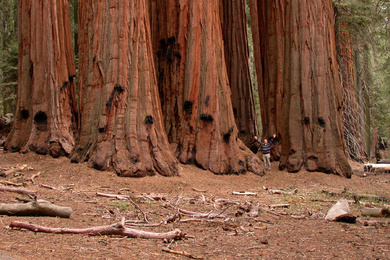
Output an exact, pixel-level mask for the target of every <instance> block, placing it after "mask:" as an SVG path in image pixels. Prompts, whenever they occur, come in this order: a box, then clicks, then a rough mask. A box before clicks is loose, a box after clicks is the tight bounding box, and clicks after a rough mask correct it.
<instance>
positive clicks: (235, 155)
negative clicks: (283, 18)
mask: <svg viewBox="0 0 390 260" xmlns="http://www.w3.org/2000/svg"><path fill="white" fill-rule="evenodd" d="M219 7H220V6H219V2H218V1H188V0H187V1H178V0H165V1H159V2H158V4H157V3H156V2H155V1H152V3H151V8H152V10H153V11H152V14H155V16H152V24H153V26H152V28H153V29H152V32H154V34H153V39H154V46H155V48H158V50H159V52H158V55H157V56H158V71H159V77H158V78H159V88H160V93H161V96H162V104H163V111H164V118H165V121H166V131H167V133H168V137H169V140H170V142H171V144H172V146H173V147H174V149H175V151H176V155H177V157H178V158H179V160H180V161H181V162H183V163H197V164H198V165H200V166H201V167H202V168H204V169H209V170H210V171H212V172H214V173H216V174H228V173H242V172H245V171H247V170H249V171H252V172H255V173H259V174H260V173H262V171H263V167H262V166H261V163H260V160H259V158H257V157H256V156H254V155H253V154H252V153H251V152H250V151H249V149H248V148H247V147H245V145H244V144H243V143H242V141H241V140H239V139H238V129H237V126H236V123H235V120H234V114H233V107H232V103H231V92H230V88H229V79H228V75H227V70H226V63H225V57H224V46H223V40H222V30H221V21H220V17H219V10H220V9H219ZM167 17H169V19H167Z"/></svg>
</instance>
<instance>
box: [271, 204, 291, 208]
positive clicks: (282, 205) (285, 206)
mask: <svg viewBox="0 0 390 260" xmlns="http://www.w3.org/2000/svg"><path fill="white" fill-rule="evenodd" d="M269 207H270V208H289V207H290V204H273V205H269Z"/></svg>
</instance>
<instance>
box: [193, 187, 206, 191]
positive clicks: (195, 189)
mask: <svg viewBox="0 0 390 260" xmlns="http://www.w3.org/2000/svg"><path fill="white" fill-rule="evenodd" d="M192 190H194V191H197V192H207V190H200V189H197V188H192Z"/></svg>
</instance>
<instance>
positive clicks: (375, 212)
mask: <svg viewBox="0 0 390 260" xmlns="http://www.w3.org/2000/svg"><path fill="white" fill-rule="evenodd" d="M361 212H362V216H370V217H376V218H382V217H389V216H390V211H389V210H388V209H384V208H362V209H361Z"/></svg>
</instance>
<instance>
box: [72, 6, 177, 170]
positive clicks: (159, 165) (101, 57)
mask: <svg viewBox="0 0 390 260" xmlns="http://www.w3.org/2000/svg"><path fill="white" fill-rule="evenodd" d="M146 7H147V6H146V1H145V0H142V1H114V0H105V1H99V2H96V1H92V0H90V1H81V2H80V12H79V15H80V16H79V18H80V23H79V25H80V27H79V28H80V31H79V53H80V60H79V73H80V81H79V89H80V111H81V128H80V135H79V138H78V145H77V148H76V150H75V152H74V154H73V156H72V161H84V160H88V161H89V163H90V165H91V166H93V167H95V168H97V169H102V170H104V169H109V168H113V169H114V170H115V171H116V172H117V174H118V175H120V176H145V175H153V174H155V173H156V172H158V173H160V174H162V175H166V176H171V175H176V174H178V167H177V160H176V159H175V158H174V156H173V154H172V152H171V149H170V146H169V144H168V140H167V137H166V134H165V132H164V127H163V125H162V113H161V107H160V101H159V96H158V91H157V82H156V74H155V70H154V63H153V58H152V49H151V47H152V46H151V39H150V30H149V28H150V25H149V17H148V10H147V8H146Z"/></svg>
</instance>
